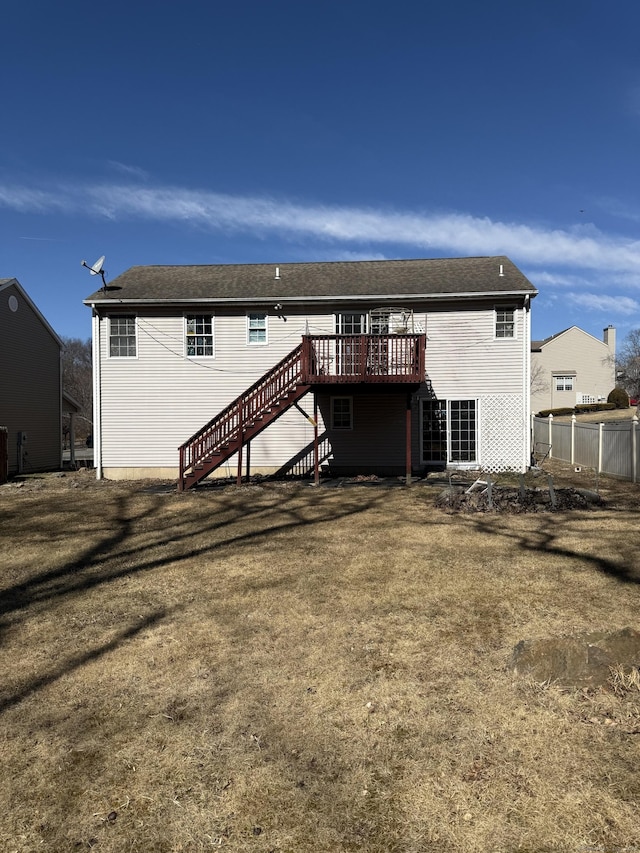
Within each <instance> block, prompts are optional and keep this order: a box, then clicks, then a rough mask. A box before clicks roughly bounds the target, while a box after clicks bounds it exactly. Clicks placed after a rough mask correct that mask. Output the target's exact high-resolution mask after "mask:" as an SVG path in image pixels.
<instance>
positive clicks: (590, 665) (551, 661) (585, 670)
mask: <svg viewBox="0 0 640 853" xmlns="http://www.w3.org/2000/svg"><path fill="white" fill-rule="evenodd" d="M616 665H620V666H623V667H628V668H636V669H637V668H638V667H640V632H638V631H636V630H634V629H633V628H623V629H622V630H620V631H613V632H605V631H594V632H591V633H586V634H579V635H575V636H572V637H551V638H548V639H541V640H521V641H520V642H519V643H518V645H517V646H516V647H515V649H514V650H513V654H512V656H511V660H510V663H509V668H510V669H511V671H512V672H513V673H514V674H515V675H519V676H526V677H529V678H531V679H533V680H534V681H537V682H541V683H542V682H551V683H555V684H557V685H558V686H560V687H566V688H581V687H600V686H602V685H604V684H606V682H607V680H608V679H609V677H610V675H611V667H614V666H616Z"/></svg>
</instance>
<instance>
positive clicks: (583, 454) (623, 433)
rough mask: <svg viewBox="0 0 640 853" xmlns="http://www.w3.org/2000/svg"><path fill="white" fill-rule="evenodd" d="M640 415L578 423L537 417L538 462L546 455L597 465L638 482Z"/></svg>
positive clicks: (605, 471)
mask: <svg viewBox="0 0 640 853" xmlns="http://www.w3.org/2000/svg"><path fill="white" fill-rule="evenodd" d="M639 451H640V438H639V436H638V418H637V416H636V415H634V417H633V420H629V421H621V422H620V423H602V424H585V423H578V422H577V421H576V417H575V415H574V416H573V417H572V418H571V422H570V423H569V422H567V421H554V419H553V415H549V417H548V418H536V417H534V418H533V454H534V456H535V459H536V462H538V463H539V462H540V461H541V460H542V459H544V458H545V457H548V458H553V459H562V460H564V461H565V462H570V463H571V464H572V465H580V466H584V467H585V468H594V469H595V470H596V471H597V472H598V473H599V474H613V475H614V476H615V477H622V478H623V479H625V480H632V481H633V482H634V483H637V482H638V480H639V479H640V470H639V464H638V463H639V460H638V455H639Z"/></svg>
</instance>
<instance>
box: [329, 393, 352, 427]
mask: <svg viewBox="0 0 640 853" xmlns="http://www.w3.org/2000/svg"><path fill="white" fill-rule="evenodd" d="M331 429H353V397H332V398H331Z"/></svg>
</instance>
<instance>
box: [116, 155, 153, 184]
mask: <svg viewBox="0 0 640 853" xmlns="http://www.w3.org/2000/svg"><path fill="white" fill-rule="evenodd" d="M107 165H108V166H109V167H110V168H111V169H113V170H114V171H115V172H119V173H120V174H121V175H128V176H129V177H131V178H138V179H139V180H141V181H148V180H149V177H150V175H149V173H148V172H146V171H145V170H144V169H142V168H140V166H130V165H129V164H127V163H120V162H119V161H118V160H109V161H108V162H107Z"/></svg>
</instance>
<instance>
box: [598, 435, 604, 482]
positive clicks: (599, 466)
mask: <svg viewBox="0 0 640 853" xmlns="http://www.w3.org/2000/svg"><path fill="white" fill-rule="evenodd" d="M603 434H604V424H603V423H599V424H598V474H601V473H602V436H603Z"/></svg>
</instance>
